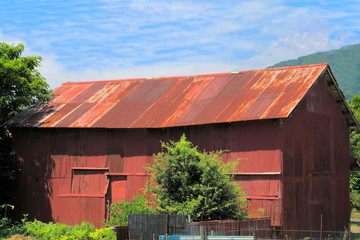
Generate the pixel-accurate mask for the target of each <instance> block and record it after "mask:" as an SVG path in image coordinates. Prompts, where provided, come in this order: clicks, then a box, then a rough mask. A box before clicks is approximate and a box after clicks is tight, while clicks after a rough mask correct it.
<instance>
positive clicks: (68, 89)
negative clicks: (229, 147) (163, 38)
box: [9, 64, 335, 128]
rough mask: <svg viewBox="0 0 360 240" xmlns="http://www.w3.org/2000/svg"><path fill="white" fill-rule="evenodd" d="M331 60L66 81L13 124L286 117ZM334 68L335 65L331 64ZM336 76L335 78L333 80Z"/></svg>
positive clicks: (144, 124)
mask: <svg viewBox="0 0 360 240" xmlns="http://www.w3.org/2000/svg"><path fill="white" fill-rule="evenodd" d="M328 68H329V67H328V65H327V64H314V65H307V66H297V67H286V68H276V69H263V70H254V71H243V72H238V73H222V74H205V75H194V76H180V77H163V78H152V79H144V78H142V79H127V80H112V81H99V82H80V83H65V84H63V85H62V86H61V87H60V88H58V89H56V90H55V91H54V92H53V96H54V98H53V100H52V101H51V102H50V103H48V104H46V105H44V106H41V107H36V108H32V109H28V110H27V111H26V112H24V113H22V114H19V115H18V116H17V117H15V118H14V119H12V120H10V121H9V125H11V126H23V127H24V126H26V127H28V126H30V127H95V128H162V127H172V126H186V125H199V124H209V123H221V122H236V121H248V120H256V119H258V120H259V119H272V118H286V117H288V116H289V115H290V114H291V112H292V111H293V110H294V108H295V107H296V106H297V105H298V104H299V102H300V101H301V99H302V98H303V97H304V96H305V94H306V93H307V92H308V91H309V89H310V88H311V87H312V85H313V84H314V83H315V82H316V80H317V79H318V78H319V77H320V76H321V74H323V72H324V71H325V69H328ZM329 72H330V70H329ZM334 81H335V80H334Z"/></svg>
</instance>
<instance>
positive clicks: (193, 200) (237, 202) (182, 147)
mask: <svg viewBox="0 0 360 240" xmlns="http://www.w3.org/2000/svg"><path fill="white" fill-rule="evenodd" d="M162 150H163V151H162V152H160V153H158V154H157V155H155V159H154V164H153V165H152V166H151V167H149V170H150V172H151V173H153V181H154V185H155V186H154V188H153V192H154V194H155V199H156V200H157V209H158V210H159V211H160V212H162V213H165V212H167V213H170V214H184V215H191V217H192V219H193V220H195V221H200V220H204V221H207V220H218V219H236V218H238V217H240V218H244V217H245V216H246V215H247V213H246V209H245V202H246V199H244V198H241V196H244V195H245V194H244V192H242V191H241V188H240V186H239V185H237V184H236V183H234V182H233V181H232V180H233V177H232V175H231V173H232V172H234V171H236V169H237V162H230V163H227V164H225V163H223V161H222V158H221V154H222V153H223V152H224V151H221V150H220V151H215V152H200V151H199V150H198V149H197V147H196V146H193V144H192V143H191V142H190V141H187V139H186V137H185V135H183V136H182V137H181V138H180V140H179V141H178V142H173V141H170V142H168V143H162Z"/></svg>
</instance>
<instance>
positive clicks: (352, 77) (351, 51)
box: [271, 44, 360, 99]
mask: <svg viewBox="0 0 360 240" xmlns="http://www.w3.org/2000/svg"><path fill="white" fill-rule="evenodd" d="M315 63H329V64H330V67H331V70H332V72H333V74H334V76H335V78H336V80H337V81H338V82H339V85H340V88H341V89H342V91H343V92H344V93H345V95H346V97H347V98H348V99H351V98H352V97H353V96H354V95H356V94H358V95H359V94H360V44H356V45H350V46H346V47H343V48H340V49H338V50H332V51H327V52H318V53H314V54H310V55H306V56H303V57H299V58H298V59H294V60H288V61H283V62H280V63H278V64H275V65H273V66H271V68H273V67H287V66H297V65H307V64H315Z"/></svg>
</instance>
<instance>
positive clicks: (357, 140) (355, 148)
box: [349, 95, 360, 210]
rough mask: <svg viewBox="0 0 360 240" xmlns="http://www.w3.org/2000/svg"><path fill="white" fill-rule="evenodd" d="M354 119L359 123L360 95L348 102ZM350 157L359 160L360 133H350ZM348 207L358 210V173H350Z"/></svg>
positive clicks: (359, 182)
mask: <svg viewBox="0 0 360 240" xmlns="http://www.w3.org/2000/svg"><path fill="white" fill-rule="evenodd" d="M349 105H350V108H351V110H352V111H353V113H354V115H355V117H356V119H357V120H358V121H360V95H355V96H354V97H353V98H352V99H351V101H350V102H349ZM350 148H351V157H353V158H356V159H360V131H359V130H356V131H352V132H351V134H350ZM350 205H351V208H355V209H357V210H360V172H359V171H352V172H351V173H350Z"/></svg>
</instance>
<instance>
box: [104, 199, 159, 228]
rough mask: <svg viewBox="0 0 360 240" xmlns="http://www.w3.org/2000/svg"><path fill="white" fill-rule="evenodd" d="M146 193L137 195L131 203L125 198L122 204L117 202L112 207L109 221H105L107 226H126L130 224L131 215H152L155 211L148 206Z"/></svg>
mask: <svg viewBox="0 0 360 240" xmlns="http://www.w3.org/2000/svg"><path fill="white" fill-rule="evenodd" d="M145 199H146V193H144V194H143V195H139V194H137V195H136V196H134V197H133V199H132V201H131V202H128V201H126V199H125V198H124V199H123V200H122V201H121V202H119V201H115V202H113V203H112V204H111V205H110V213H109V217H110V220H109V221H104V225H105V226H124V225H127V224H128V215H129V214H152V213H155V212H154V210H153V209H152V208H151V207H149V206H146V201H145Z"/></svg>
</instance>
